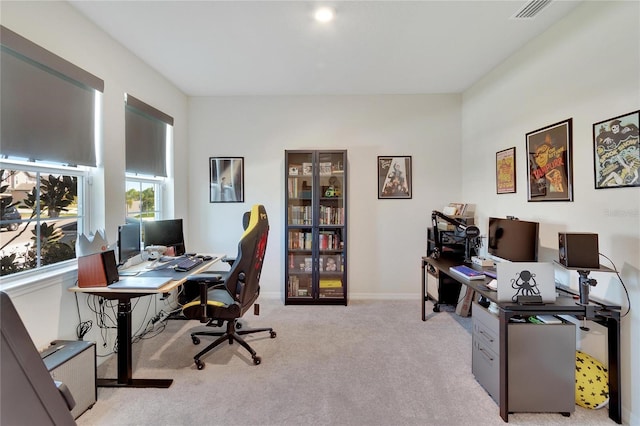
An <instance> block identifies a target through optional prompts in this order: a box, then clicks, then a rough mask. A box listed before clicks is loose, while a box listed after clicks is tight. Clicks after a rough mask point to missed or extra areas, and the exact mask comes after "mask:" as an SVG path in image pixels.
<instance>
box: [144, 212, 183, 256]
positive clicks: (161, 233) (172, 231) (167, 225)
mask: <svg viewBox="0 0 640 426" xmlns="http://www.w3.org/2000/svg"><path fill="white" fill-rule="evenodd" d="M143 239H144V246H145V247H148V246H166V247H173V248H174V250H175V253H174V254H175V255H176V256H181V255H183V254H184V253H185V247H184V235H183V233H182V219H168V220H153V221H146V222H144V237H143Z"/></svg>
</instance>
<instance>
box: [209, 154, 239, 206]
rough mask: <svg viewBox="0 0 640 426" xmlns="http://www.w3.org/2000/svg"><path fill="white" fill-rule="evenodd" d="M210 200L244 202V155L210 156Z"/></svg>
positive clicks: (214, 201)
mask: <svg viewBox="0 0 640 426" xmlns="http://www.w3.org/2000/svg"><path fill="white" fill-rule="evenodd" d="M209 177H210V186H209V202H210V203H243V202H244V157H209Z"/></svg>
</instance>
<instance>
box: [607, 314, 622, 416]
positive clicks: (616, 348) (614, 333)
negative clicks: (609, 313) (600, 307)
mask: <svg viewBox="0 0 640 426" xmlns="http://www.w3.org/2000/svg"><path fill="white" fill-rule="evenodd" d="M607 337H608V338H607V340H608V346H609V348H608V349H609V418H610V419H611V420H613V421H614V422H616V423H618V424H622V400H621V398H620V385H621V383H620V317H619V315H618V318H608V319H607Z"/></svg>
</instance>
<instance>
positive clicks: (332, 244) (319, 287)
mask: <svg viewBox="0 0 640 426" xmlns="http://www.w3.org/2000/svg"><path fill="white" fill-rule="evenodd" d="M285 182H286V188H285V194H286V197H285V200H286V201H285V203H286V205H285V212H286V213H285V250H286V252H285V262H286V264H285V271H286V273H285V304H330V305H341V304H344V305H346V304H347V203H346V200H347V152H346V151H345V150H336V151H315V150H308V151H304V150H299V151H298V150H294V151H289V150H288V151H285Z"/></svg>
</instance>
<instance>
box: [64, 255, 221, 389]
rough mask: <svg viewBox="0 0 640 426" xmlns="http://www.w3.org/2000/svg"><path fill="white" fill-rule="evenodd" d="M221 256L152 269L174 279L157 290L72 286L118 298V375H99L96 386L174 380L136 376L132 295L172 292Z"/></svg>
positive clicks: (155, 385)
mask: <svg viewBox="0 0 640 426" xmlns="http://www.w3.org/2000/svg"><path fill="white" fill-rule="evenodd" d="M221 258H222V256H221V255H216V256H214V257H213V259H211V260H208V261H206V262H203V263H201V264H200V265H198V266H197V267H196V268H194V269H192V270H191V271H189V272H175V271H174V270H173V269H163V270H160V271H163V272H160V271H153V273H152V275H154V276H158V274H159V273H160V274H166V275H162V276H166V277H171V278H172V280H171V281H170V282H168V283H167V284H165V285H164V286H162V287H160V288H159V289H155V290H141V289H111V288H108V287H71V288H70V289H69V291H73V292H77V293H88V294H93V295H96V296H101V297H104V298H105V299H109V300H117V301H118V320H117V321H118V335H117V342H118V377H117V378H115V379H100V378H99V379H97V380H96V384H97V386H101V387H130V388H149V387H152V388H168V387H169V386H171V384H172V383H173V379H134V378H133V367H132V366H133V359H132V352H133V350H132V347H131V345H132V342H131V299H134V298H136V297H142V296H149V295H152V294H162V293H169V292H170V291H172V290H174V289H175V288H176V287H178V286H180V285H182V284H183V283H184V282H185V281H186V279H187V277H188V276H189V275H192V274H197V273H199V272H202V271H206V270H207V269H209V267H211V265H213V264H214V263H215V262H216V261H218V260H220V259H221Z"/></svg>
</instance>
